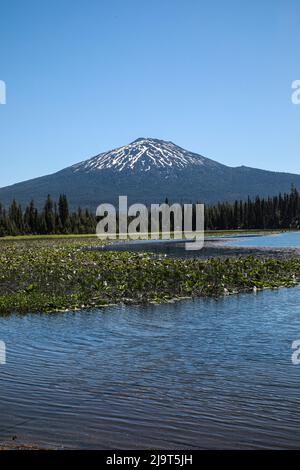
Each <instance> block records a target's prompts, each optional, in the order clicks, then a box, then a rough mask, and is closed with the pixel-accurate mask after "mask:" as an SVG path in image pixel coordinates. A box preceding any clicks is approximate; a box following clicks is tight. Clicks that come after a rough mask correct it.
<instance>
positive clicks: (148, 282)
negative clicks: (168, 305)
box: [0, 237, 300, 314]
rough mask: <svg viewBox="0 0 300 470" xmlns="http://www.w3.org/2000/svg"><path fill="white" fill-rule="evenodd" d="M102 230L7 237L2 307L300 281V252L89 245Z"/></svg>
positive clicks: (161, 297) (206, 292)
mask: <svg viewBox="0 0 300 470" xmlns="http://www.w3.org/2000/svg"><path fill="white" fill-rule="evenodd" d="M97 243H98V240H97V239H95V238H88V237H87V238H86V240H83V239H82V238H81V237H79V238H76V237H75V238H73V239H70V238H59V239H31V240H28V239H27V240H24V239H23V240H20V239H18V240H15V241H2V242H1V244H0V247H1V249H0V313H1V314H8V313H12V312H16V313H26V312H55V311H65V310H78V309H85V308H94V307H97V308H98V307H103V306H107V305H111V304H117V303H125V304H130V303H134V304H141V303H149V302H152V303H153V302H154V303H159V302H169V301H172V300H174V299H182V298H187V297H191V298H193V297H219V296H224V295H229V294H235V293H239V292H250V291H253V290H257V289H264V288H278V287H292V286H295V285H298V284H299V283H300V259H298V258H295V259H275V258H266V259H264V258H256V257H254V256H246V257H233V258H225V259H219V258H211V259H207V260H203V259H195V258H189V259H182V258H167V257H165V256H155V257H154V256H153V255H152V254H150V253H129V252H98V251H84V250H82V247H84V246H87V245H91V244H97Z"/></svg>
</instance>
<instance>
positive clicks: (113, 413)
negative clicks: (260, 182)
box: [0, 288, 300, 449]
mask: <svg viewBox="0 0 300 470" xmlns="http://www.w3.org/2000/svg"><path fill="white" fill-rule="evenodd" d="M298 338H299V339H300V289H299V288H294V289H282V290H279V291H265V292H262V293H259V294H257V295H254V294H246V295H240V296H232V297H228V298H225V299H221V300H218V301H215V300H201V299H200V300H197V301H183V302H178V303H176V304H167V305H158V306H148V307H140V306H139V307H132V306H130V307H112V308H107V309H103V310H100V311H91V312H78V313H66V314H52V315H46V314H41V315H39V314H34V315H26V316H14V315H13V316H8V317H2V318H0V339H2V340H4V341H5V342H6V345H7V364H6V365H2V366H0V416H1V425H0V442H1V441H7V440H9V439H11V438H12V436H13V435H16V436H17V439H16V441H15V442H17V443H21V442H34V443H38V444H39V445H41V446H55V447H60V446H66V447H79V448H105V449H115V448H116V449H124V448H125V449H126V448H127V449H129V448H130V449H134V448H138V449H141V448H152V449H153V448H157V449H158V448H173V449H174V448H181V449H183V448H190V449H193V448H197V449H198V448H293V447H300V431H299V420H300V406H299V405H300V396H299V386H300V366H294V365H292V362H291V354H292V349H291V343H292V341H293V340H295V339H298Z"/></svg>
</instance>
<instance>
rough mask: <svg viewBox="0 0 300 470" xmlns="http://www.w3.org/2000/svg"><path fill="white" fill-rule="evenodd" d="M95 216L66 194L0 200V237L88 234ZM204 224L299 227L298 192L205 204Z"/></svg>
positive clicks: (222, 227) (218, 227)
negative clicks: (72, 206)
mask: <svg viewBox="0 0 300 470" xmlns="http://www.w3.org/2000/svg"><path fill="white" fill-rule="evenodd" d="M96 224H97V221H96V216H95V214H94V213H92V212H91V211H90V210H88V209H81V208H78V209H77V211H75V212H71V211H70V210H69V204H68V200H67V197H66V196H65V195H64V194H62V195H61V196H60V197H59V200H58V202H54V201H53V200H52V198H51V196H48V197H47V199H46V201H45V204H44V207H43V209H42V210H38V209H37V208H36V207H35V203H34V201H31V203H30V204H29V205H28V206H27V207H26V208H25V209H22V207H21V206H20V204H18V203H17V202H16V201H13V202H12V204H11V206H10V207H9V208H8V209H6V208H5V207H4V206H3V205H2V204H1V203H0V237H3V236H7V235H12V236H15V235H50V234H85V233H86V234H88V233H95V231H96ZM205 228H206V229H207V230H225V229H290V228H300V196H299V193H298V191H297V190H296V188H294V187H292V188H291V191H290V193H285V194H279V195H278V196H274V197H269V198H260V197H256V198H255V199H254V200H251V199H249V198H248V200H247V201H235V202H234V203H228V202H222V203H219V204H217V205H214V206H205Z"/></svg>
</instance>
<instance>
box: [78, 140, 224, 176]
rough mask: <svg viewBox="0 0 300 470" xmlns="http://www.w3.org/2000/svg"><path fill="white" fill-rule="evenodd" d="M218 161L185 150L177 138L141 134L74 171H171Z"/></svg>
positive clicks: (80, 165)
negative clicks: (173, 140) (162, 138)
mask: <svg viewBox="0 0 300 470" xmlns="http://www.w3.org/2000/svg"><path fill="white" fill-rule="evenodd" d="M212 163H213V164H215V165H217V163H216V162H212V160H209V159H207V158H204V157H202V156H201V155H197V154H195V153H192V152H189V151H187V150H184V149H183V148H181V147H179V146H178V145H175V144H174V143H173V142H167V141H164V140H159V139H154V138H149V137H148V138H146V137H139V138H138V139H136V140H134V141H133V142H131V143H130V144H128V145H125V146H123V147H119V148H117V149H115V150H110V151H108V152H104V153H101V154H99V155H96V156H95V157H93V158H90V159H89V160H85V161H83V162H81V163H78V164H77V165H74V166H73V167H72V169H73V171H74V172H78V171H84V172H91V171H95V170H114V171H117V172H126V171H127V172H132V171H139V172H147V171H150V170H152V169H155V170H159V171H160V172H167V173H170V172H171V171H172V170H180V169H183V168H185V167H187V166H193V167H194V166H197V167H198V166H202V165H204V164H209V165H211V164H212Z"/></svg>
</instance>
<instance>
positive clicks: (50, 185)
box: [0, 138, 300, 210]
mask: <svg viewBox="0 0 300 470" xmlns="http://www.w3.org/2000/svg"><path fill="white" fill-rule="evenodd" d="M291 184H294V185H295V186H296V187H297V188H298V189H299V190H300V176H299V175H293V174H288V173H277V172H271V171H265V170H258V169H254V168H249V167H244V166H241V167H237V168H232V167H228V166H226V165H222V164H220V163H218V162H216V161H214V160H211V159H209V158H206V157H203V156H201V155H198V154H196V153H193V152H189V151H187V150H185V149H183V148H181V147H179V146H177V145H175V144H174V143H172V142H166V141H163V140H158V139H153V138H139V139H137V140H135V141H134V142H132V143H130V144H128V145H125V146H124V147H120V148H117V149H114V150H110V151H107V152H104V153H100V154H99V155H96V156H95V157H93V158H90V159H88V160H85V161H83V162H81V163H77V164H75V165H73V166H70V167H68V168H65V169H64V170H61V171H59V172H57V173H54V174H52V175H48V176H43V177H40V178H35V179H32V180H29V181H25V182H23V183H18V184H15V185H12V186H7V187H5V188H2V189H0V202H1V203H3V204H5V205H8V204H9V203H10V202H11V201H12V200H13V199H14V198H15V199H16V200H17V201H18V202H20V203H21V204H23V205H24V204H25V203H26V204H27V203H28V202H29V201H30V200H31V199H32V198H33V199H34V200H35V202H36V204H37V205H38V206H39V207H41V206H42V205H43V204H44V201H45V198H46V197H47V195H48V194H51V196H52V197H53V198H54V199H58V197H59V194H61V193H65V194H66V195H67V196H68V199H69V202H70V205H71V207H72V208H76V207H77V206H79V205H80V206H81V207H89V208H91V209H94V210H95V209H96V207H97V206H98V205H99V204H101V203H102V202H110V203H113V204H117V202H118V197H119V195H127V196H128V199H129V203H134V202H143V203H147V204H150V203H160V202H164V201H165V199H166V198H168V199H169V201H171V202H196V201H201V202H205V203H208V204H211V203H216V202H218V201H224V200H227V201H233V200H235V199H242V200H245V199H246V198H247V197H248V196H250V197H255V196H256V195H260V196H271V195H274V194H278V193H279V192H285V191H286V192H288V191H289V190H290V187H291Z"/></svg>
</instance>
